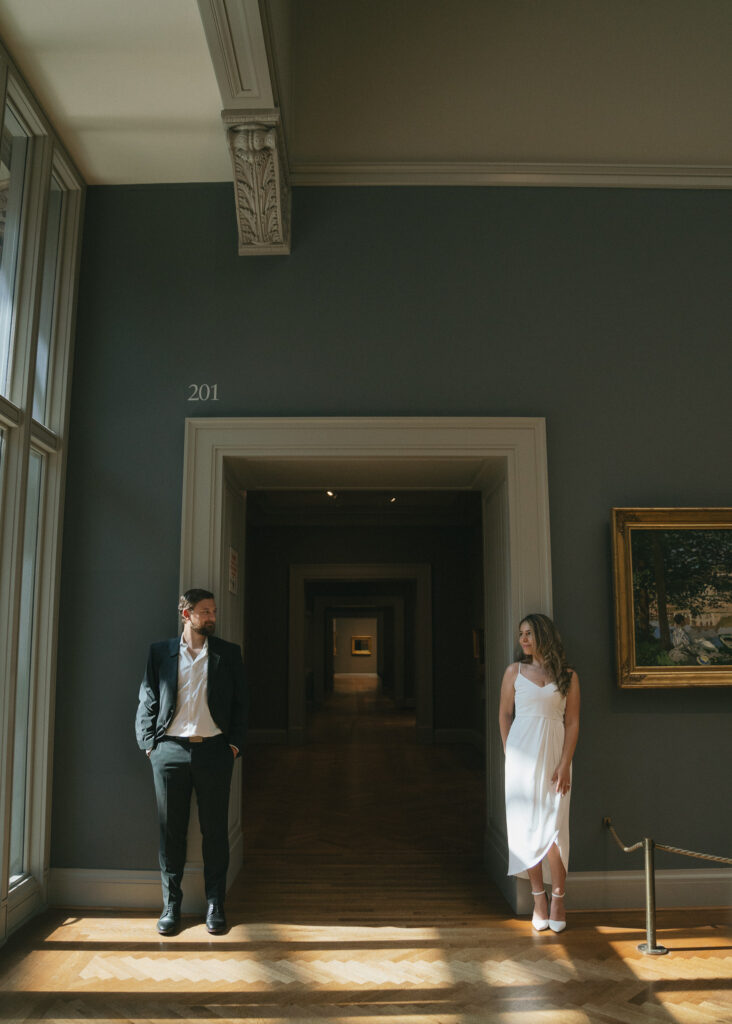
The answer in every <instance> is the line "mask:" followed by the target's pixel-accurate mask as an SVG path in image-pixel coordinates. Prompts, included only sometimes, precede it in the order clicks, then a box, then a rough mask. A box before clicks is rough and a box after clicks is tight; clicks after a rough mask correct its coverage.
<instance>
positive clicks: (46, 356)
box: [33, 178, 64, 423]
mask: <svg viewBox="0 0 732 1024" xmlns="http://www.w3.org/2000/svg"><path fill="white" fill-rule="evenodd" d="M63 198H64V193H63V191H62V189H61V186H60V185H59V184H58V182H57V181H56V179H55V178H51V190H50V192H49V195H48V220H47V221H46V244H45V247H44V253H43V277H42V281H41V313H40V320H39V323H38V348H37V350H36V377H35V385H34V390H33V419H34V420H38V422H39V423H46V419H47V415H48V370H49V366H50V362H51V332H52V330H53V308H54V296H55V293H56V268H57V266H58V254H59V239H60V229H61V207H62V204H63Z"/></svg>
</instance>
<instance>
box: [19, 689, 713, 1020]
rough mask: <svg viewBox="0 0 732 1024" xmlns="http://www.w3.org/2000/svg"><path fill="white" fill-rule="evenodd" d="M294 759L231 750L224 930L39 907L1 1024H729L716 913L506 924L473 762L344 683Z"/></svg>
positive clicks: (275, 751)
mask: <svg viewBox="0 0 732 1024" xmlns="http://www.w3.org/2000/svg"><path fill="white" fill-rule="evenodd" d="M341 682H342V688H341V691H340V692H338V693H336V694H334V696H333V698H332V700H331V701H330V702H329V703H328V706H327V707H326V708H324V709H323V710H322V711H320V712H319V713H318V714H316V715H314V716H313V719H312V723H311V743H310V744H309V745H308V746H307V747H305V748H273V747H261V748H253V749H252V750H250V751H249V752H248V754H247V770H246V787H245V789H246V792H245V797H244V800H245V821H246V823H247V824H246V833H245V840H246V862H245V867H244V870H243V871H242V873H241V875H240V877H239V879H238V880H237V882H236V884H235V886H234V888H233V890H232V892H231V894H230V897H229V901H228V911H229V917H230V924H231V929H230V931H229V933H228V934H227V935H225V936H221V937H217V938H214V937H211V936H209V935H208V934H207V933H206V931H205V929H204V927H203V924H202V923H201V921H199V920H197V919H194V918H190V919H185V922H184V928H183V929H182V931H181V933H180V934H179V935H178V936H176V937H175V938H173V939H168V940H162V939H160V937H159V936H158V935H157V933H156V932H155V929H154V918H153V917H151V915H149V914H130V913H113V912H106V913H105V912H101V911H100V912H96V913H88V912H84V913H83V914H82V913H80V914H72V913H62V912H52V913H48V914H46V915H44V916H43V917H42V918H39V919H37V920H36V921H34V922H33V923H32V924H31V925H30V926H28V927H26V928H25V929H23V930H22V931H21V932H20V933H19V934H18V935H16V936H15V937H13V939H11V941H10V942H9V943H8V945H7V946H6V948H5V949H4V950H2V951H1V952H0V1020H3V1021H7V1020H13V1021H36V1020H45V1021H56V1022H62V1021H63V1022H65V1021H80V1020H93V1021H95V1022H97V1024H101V1022H110V1024H111V1022H115V1024H120V1022H127V1021H130V1022H133V1021H134V1022H135V1024H138V1022H139V1024H142V1022H146V1024H150V1022H153V1024H175V1022H182V1021H201V1020H208V1021H217V1022H225V1021H232V1022H237V1024H241V1022H242V1021H248V1020H251V1021H266V1022H269V1024H276V1022H278V1021H283V1022H288V1024H295V1022H297V1024H311V1022H312V1024H315V1022H318V1024H324V1022H328V1024H334V1022H343V1024H377V1022H386V1021H389V1022H394V1024H417V1022H419V1024H474V1022H475V1024H478V1022H480V1024H484V1022H492V1021H500V1022H504V1021H505V1022H511V1024H524V1022H525V1024H535V1022H536V1024H543V1022H548V1024H555V1022H561V1024H575V1022H577V1024H579V1022H588V1021H589V1022H597V1024H622V1022H625V1024H641V1022H644V1024H654V1022H655V1024H657V1022H670V1021H675V1022H679V1024H686V1022H688V1024H703V1022H706V1024H711V1022H717V1024H721V1022H727V1024H729V1022H732V991H731V989H730V986H731V985H732V929H731V928H730V920H729V915H728V914H726V913H725V912H724V911H721V910H717V911H708V910H705V911H691V912H690V911H665V910H664V911H661V912H660V913H659V919H658V925H659V941H660V942H662V943H664V944H665V945H667V946H669V947H670V949H671V950H672V952H671V954H670V955H669V956H666V957H660V958H651V957H643V956H642V955H641V954H640V953H638V952H637V950H636V945H637V943H638V942H639V941H642V939H643V937H644V932H643V914H642V913H639V912H637V911H632V912H619V911H616V912H614V913H610V914H609V913H603V914H587V913H583V914H579V913H574V914H572V913H571V902H570V903H569V911H570V914H569V926H568V928H567V930H566V932H563V933H562V934H561V935H556V936H555V935H553V934H551V933H542V934H537V933H535V932H532V930H531V926H530V924H529V922H528V920H526V919H521V920H519V919H516V918H514V917H513V915H512V913H511V912H510V910H509V908H508V907H507V906H506V904H505V903H504V902H503V900H502V898H501V897H500V895H499V894H498V893H497V892H496V890H495V889H494V888H493V887H492V886H491V885H490V884H489V883H488V882H487V881H486V878H485V875H484V874H483V872H482V871H481V869H480V863H479V849H480V837H481V832H482V825H483V823H482V817H481V806H482V788H483V780H482V774H481V767H480V759H479V758H476V757H475V756H474V755H473V753H472V752H471V751H470V750H467V749H466V750H462V749H450V748H442V749H441V748H438V747H432V748H430V747H417V746H416V745H415V744H414V742H413V731H414V722H413V719H412V718H411V717H410V716H409V715H405V714H399V713H397V712H395V711H394V710H393V708H392V707H391V706H390V705H389V702H388V701H385V700H382V699H380V698H379V697H378V695H376V694H375V693H374V692H373V689H372V682H368V683H367V682H366V681H361V683H360V684H359V683H358V681H355V680H354V681H351V685H347V684H348V682H349V681H347V680H342V681H341Z"/></svg>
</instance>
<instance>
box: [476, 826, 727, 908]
mask: <svg viewBox="0 0 732 1024" xmlns="http://www.w3.org/2000/svg"><path fill="white" fill-rule="evenodd" d="M483 853H484V862H485V865H486V868H487V870H488V873H489V875H490V877H491V878H492V880H493V881H494V882H495V884H496V885H497V886H498V888H499V889H500V891H501V892H502V893H503V895H504V896H505V897H506V900H507V901H508V903H509V904H510V906H511V907H512V908H513V910H514V911H515V913H517V914H528V913H530V912H531V910H532V908H533V904H534V901H533V900H532V898H531V886H530V885H529V882H528V879H525V878H516V877H514V876H509V875H507V874H506V868H507V866H508V845H507V842H506V836H505V835H504V834H503V832H502V831H500V829H499V828H496V826H495V825H490V824H489V825H488V827H487V828H486V830H485V839H484V847H483ZM645 905H646V881H645V872H644V871H570V872H569V874H568V875H567V908H568V909H570V910H626V909H635V908H639V909H640V908H643V907H645ZM729 906H732V869H730V868H700V869H699V870H695V869H694V868H686V869H681V870H675V871H674V870H661V871H658V870H657V871H656V907H657V909H658V910H663V909H664V908H669V909H671V908H676V907H729Z"/></svg>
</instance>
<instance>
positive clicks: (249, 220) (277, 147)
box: [221, 110, 290, 256]
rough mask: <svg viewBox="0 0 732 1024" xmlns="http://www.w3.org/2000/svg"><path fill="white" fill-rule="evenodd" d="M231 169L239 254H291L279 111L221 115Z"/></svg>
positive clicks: (288, 204) (286, 185)
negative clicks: (227, 143)
mask: <svg viewBox="0 0 732 1024" xmlns="http://www.w3.org/2000/svg"><path fill="white" fill-rule="evenodd" d="M221 116H222V119H223V121H224V124H225V125H226V127H227V133H226V134H227V138H228V142H229V150H230V152H231V159H232V163H233V165H234V193H235V201H236V220H237V224H238V228H239V255H240V256H246V255H254V256H259V255H272V254H285V255H286V254H287V253H289V251H290V190H289V187H288V184H287V176H286V170H285V160H284V158H283V152H282V138H281V129H280V117H279V111H277V110H271V111H251V112H248V113H244V112H242V111H224V113H223V114H222V115H221Z"/></svg>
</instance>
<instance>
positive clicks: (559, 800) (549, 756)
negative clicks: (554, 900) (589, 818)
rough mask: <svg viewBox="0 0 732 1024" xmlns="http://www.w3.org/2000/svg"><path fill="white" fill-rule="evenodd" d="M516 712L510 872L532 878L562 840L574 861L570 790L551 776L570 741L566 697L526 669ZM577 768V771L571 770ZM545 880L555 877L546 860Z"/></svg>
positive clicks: (509, 756)
mask: <svg viewBox="0 0 732 1024" xmlns="http://www.w3.org/2000/svg"><path fill="white" fill-rule="evenodd" d="M514 693H515V715H516V717H515V718H514V720H513V723H512V725H511V729H510V731H509V733H508V740H507V742H506V826H507V830H508V873H509V875H518V876H519V878H528V872H527V868H531V867H533V866H534V865H535V864H538V863H539V861H540V860H543V858H544V857H545V856H546V854H547V852H548V851H549V850H550V849H551V846H552V843H556V844H557V847H558V849H559V854H560V856H561V858H562V863H563V864H564V867H565V869H566V868H568V865H569V793H567V794H566V795H565V796H560V795H559V793H557V792H556V788H555V785H552V783H551V781H550V780H551V777H552V775H553V774H554V771H555V769H556V767H557V765H558V764H559V759H560V758H561V756H562V746H563V745H564V709H565V706H566V703H567V698H566V697H563V696H562V695H561V694H560V692H559V690H558V688H557V685H556V683H547V684H546V685H545V686H537V685H536V684H535V683H532V682H531V680H530V679H527V678H526V676H525V675H523V673H522V672H521V665H519V668H518V673H517V675H516V681H515V683H514ZM570 771H571V769H570ZM543 874H544V881H545V882H549V881H550V880H551V877H550V874H549V866H548V864H547V863H546V861H544V866H543Z"/></svg>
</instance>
